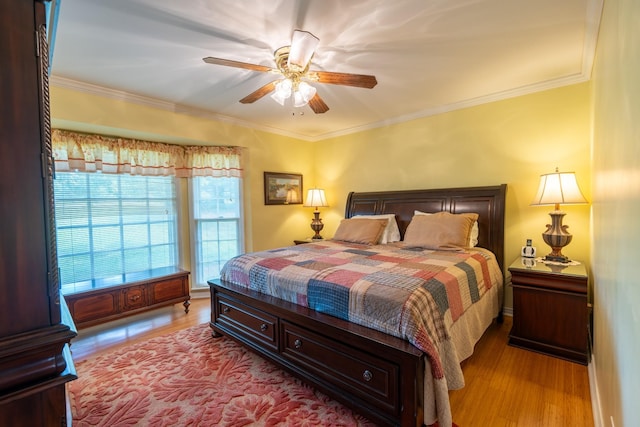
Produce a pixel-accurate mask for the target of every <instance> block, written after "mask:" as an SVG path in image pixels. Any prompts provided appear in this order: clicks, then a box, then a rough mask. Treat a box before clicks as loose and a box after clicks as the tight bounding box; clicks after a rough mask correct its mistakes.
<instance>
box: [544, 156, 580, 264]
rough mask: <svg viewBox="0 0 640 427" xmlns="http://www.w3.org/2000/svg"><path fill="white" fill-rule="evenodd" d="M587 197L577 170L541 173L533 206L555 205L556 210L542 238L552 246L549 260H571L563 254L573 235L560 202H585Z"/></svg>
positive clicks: (548, 256)
mask: <svg viewBox="0 0 640 427" xmlns="http://www.w3.org/2000/svg"><path fill="white" fill-rule="evenodd" d="M584 203H588V202H587V199H586V198H585V197H584V195H583V194H582V191H580V187H578V182H577V181H576V174H575V172H558V168H556V171H555V172H554V173H548V174H545V175H540V185H539V186H538V193H537V194H536V197H535V199H533V202H531V205H532V206H546V205H555V210H554V211H553V212H549V215H551V224H547V229H546V231H545V232H544V233H542V240H544V242H545V243H546V244H547V245H549V246H551V253H550V254H549V255H547V256H546V257H545V258H544V259H545V260H547V261H557V262H569V258H567V257H566V256H564V255H563V254H562V248H564V247H565V246H567V245H568V244H569V243H570V242H571V239H572V238H573V236H572V235H571V233H569V232H568V231H567V227H569V226H568V225H562V218H563V217H564V216H565V212H563V211H561V210H560V204H563V205H566V204H584Z"/></svg>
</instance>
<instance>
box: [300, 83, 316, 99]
mask: <svg viewBox="0 0 640 427" xmlns="http://www.w3.org/2000/svg"><path fill="white" fill-rule="evenodd" d="M298 92H299V93H300V95H302V99H304V102H305V104H306V103H307V102H309V101H310V100H311V98H313V97H314V96H315V95H316V88H315V87H313V86H311V85H310V84H309V83H307V82H300V83H299V84H298Z"/></svg>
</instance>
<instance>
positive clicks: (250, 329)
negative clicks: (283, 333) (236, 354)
mask: <svg viewBox="0 0 640 427" xmlns="http://www.w3.org/2000/svg"><path fill="white" fill-rule="evenodd" d="M215 299H216V300H215V303H216V310H215V316H216V323H217V325H218V326H220V327H222V328H224V329H226V330H228V332H229V333H231V334H234V335H235V334H240V335H242V336H243V337H246V338H248V339H250V340H252V341H256V342H258V343H260V344H263V345H266V346H267V347H269V348H270V349H272V350H274V351H278V318H277V317H275V316H272V315H270V314H269V313H265V312H263V311H260V310H257V309H255V308H253V307H249V306H248V305H246V304H243V303H242V302H240V301H238V300H235V299H233V298H229V297H227V296H226V295H221V294H216V296H215Z"/></svg>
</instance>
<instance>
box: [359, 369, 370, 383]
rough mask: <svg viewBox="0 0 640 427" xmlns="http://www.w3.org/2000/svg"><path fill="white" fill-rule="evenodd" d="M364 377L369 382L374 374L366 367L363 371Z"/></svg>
mask: <svg viewBox="0 0 640 427" xmlns="http://www.w3.org/2000/svg"><path fill="white" fill-rule="evenodd" d="M362 378H363V379H364V380H365V381H367V382H369V381H371V380H372V379H373V374H372V373H371V371H370V370H368V369H366V370H365V371H364V372H363V373H362Z"/></svg>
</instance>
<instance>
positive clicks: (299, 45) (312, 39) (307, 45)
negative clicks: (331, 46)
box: [287, 30, 320, 72]
mask: <svg viewBox="0 0 640 427" xmlns="http://www.w3.org/2000/svg"><path fill="white" fill-rule="evenodd" d="M319 42H320V39H319V38H317V37H316V36H314V35H313V34H311V33H310V32H308V31H300V30H295V31H294V32H293V37H292V38H291V50H290V51H289V58H288V59H287V65H288V67H289V70H291V71H298V72H300V71H303V70H304V69H305V68H306V67H307V65H308V64H309V61H310V60H311V57H312V56H313V52H314V51H315V50H316V47H317V46H318V43H319Z"/></svg>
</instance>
